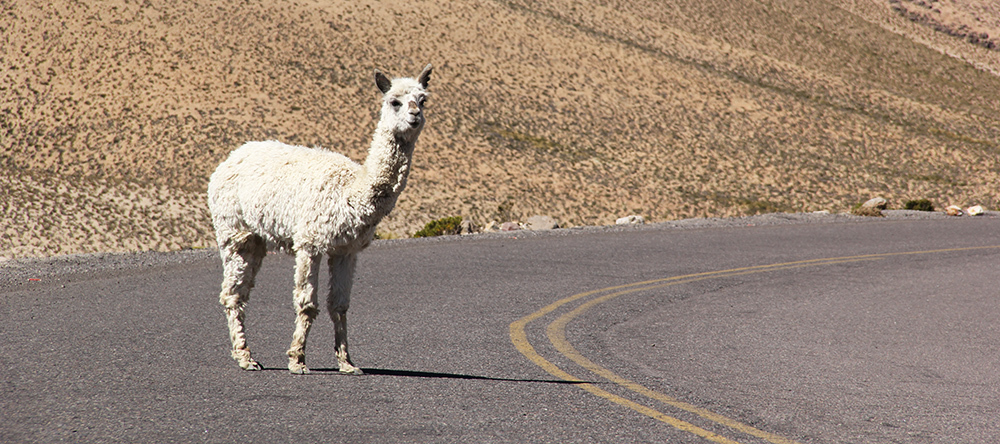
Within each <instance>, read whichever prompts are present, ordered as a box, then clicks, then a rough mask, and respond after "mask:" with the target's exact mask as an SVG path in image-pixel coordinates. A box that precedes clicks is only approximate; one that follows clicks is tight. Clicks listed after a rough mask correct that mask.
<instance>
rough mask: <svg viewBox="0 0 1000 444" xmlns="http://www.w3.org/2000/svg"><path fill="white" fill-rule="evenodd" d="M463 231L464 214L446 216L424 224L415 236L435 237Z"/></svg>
mask: <svg viewBox="0 0 1000 444" xmlns="http://www.w3.org/2000/svg"><path fill="white" fill-rule="evenodd" d="M461 231H462V216H453V217H445V218H441V219H438V220H433V221H430V222H428V223H427V225H424V228H422V229H421V230H420V231H417V232H416V233H413V237H434V236H442V235H446V234H459V233H460V232H461Z"/></svg>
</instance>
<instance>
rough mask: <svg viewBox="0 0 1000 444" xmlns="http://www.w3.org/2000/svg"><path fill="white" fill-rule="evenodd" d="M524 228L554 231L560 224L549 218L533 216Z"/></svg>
mask: <svg viewBox="0 0 1000 444" xmlns="http://www.w3.org/2000/svg"><path fill="white" fill-rule="evenodd" d="M524 226H525V228H527V229H529V230H552V229H556V228H559V222H557V221H556V220H555V219H553V218H551V217H549V216H531V217H529V218H528V221H527V222H525V224H524Z"/></svg>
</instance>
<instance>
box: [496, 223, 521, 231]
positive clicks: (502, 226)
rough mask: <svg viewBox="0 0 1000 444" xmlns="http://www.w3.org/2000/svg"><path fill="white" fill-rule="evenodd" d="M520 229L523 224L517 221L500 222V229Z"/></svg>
mask: <svg viewBox="0 0 1000 444" xmlns="http://www.w3.org/2000/svg"><path fill="white" fill-rule="evenodd" d="M520 229H521V225H519V224H518V223H517V222H504V223H502V224H500V231H516V230H520Z"/></svg>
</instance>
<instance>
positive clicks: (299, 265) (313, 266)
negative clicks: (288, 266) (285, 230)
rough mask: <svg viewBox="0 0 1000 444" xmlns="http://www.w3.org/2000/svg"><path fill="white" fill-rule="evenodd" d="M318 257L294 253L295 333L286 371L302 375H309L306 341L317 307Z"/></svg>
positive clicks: (289, 349)
mask: <svg viewBox="0 0 1000 444" xmlns="http://www.w3.org/2000/svg"><path fill="white" fill-rule="evenodd" d="M320 258H321V256H320V255H311V254H309V253H307V252H304V251H297V252H296V253H295V291H294V293H293V303H294V305H295V332H294V333H292V345H291V347H289V348H288V371H290V372H292V373H294V374H298V375H302V374H306V373H309V368H308V367H306V340H307V339H308V337H309V329H310V328H312V324H313V321H314V320H315V319H316V315H318V314H319V307H318V306H317V305H316V285H317V283H318V280H319V260H320Z"/></svg>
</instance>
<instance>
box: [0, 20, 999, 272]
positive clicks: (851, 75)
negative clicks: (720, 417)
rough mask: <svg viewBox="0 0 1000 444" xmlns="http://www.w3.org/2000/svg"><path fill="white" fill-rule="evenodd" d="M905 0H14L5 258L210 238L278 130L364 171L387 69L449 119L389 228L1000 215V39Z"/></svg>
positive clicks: (0, 145) (6, 116)
mask: <svg viewBox="0 0 1000 444" xmlns="http://www.w3.org/2000/svg"><path fill="white" fill-rule="evenodd" d="M981 3H983V4H986V5H988V3H987V2H985V1H984V2H981ZM904 6H906V7H909V6H907V5H904ZM894 7H895V8H896V9H893V8H894ZM900 9H901V7H900V6H899V2H895V3H890V2H888V1H882V0H853V1H852V0H829V1H826V2H815V1H805V0H762V1H760V0H755V1H749V0H733V1H725V2H722V1H709V2H703V1H692V0H673V1H666V2H664V1H662V0H656V1H653V0H629V1H624V0H604V1H590V2H584V3H581V2H570V1H563V0H539V1H530V0H511V1H503V0H498V1H487V2H471V1H456V2H445V3H442V2H432V1H420V0H415V1H405V2H403V1H379V2H375V1H355V0H352V1H340V0H331V1H308V0H304V1H297V2H293V3H287V2H270V1H264V2H236V1H225V0H223V1H211V2H210V1H207V0H182V1H169V2H167V1H158V0H144V1H142V2H125V1H106V2H99V3H98V4H93V5H89V4H84V3H83V2H70V1H63V0H56V1H35V0H25V1H18V2H10V1H3V0H0V39H3V41H2V44H0V110H2V112H0V190H2V191H0V208H2V211H3V212H2V214H0V256H6V257H24V256H43V255H54V254H68V253H79V252H94V251H130V250H149V249H152V250H171V249H179V248H186V247H207V246H211V245H212V244H213V236H212V232H211V226H210V221H209V218H208V211H207V206H206V204H205V197H204V192H205V187H206V184H207V181H208V177H209V175H210V174H211V172H212V170H213V169H214V168H215V166H216V165H217V164H218V163H219V162H220V161H221V160H222V159H223V158H224V157H225V156H226V155H227V153H228V152H229V151H230V150H232V149H234V148H236V147H237V146H239V145H240V144H241V143H243V142H245V141H247V140H255V139H278V140H282V141H286V142H291V143H297V144H303V145H309V146H312V145H318V146H322V147H326V148H329V149H332V150H337V151H341V152H344V153H345V154H347V155H349V156H350V157H352V158H354V159H356V160H359V161H360V160H363V158H364V154H365V151H366V149H367V146H368V142H369V138H370V134H371V131H372V130H373V128H374V123H375V119H376V118H377V110H378V104H377V99H378V95H377V91H376V89H375V87H374V84H373V81H372V75H371V73H372V69H373V68H381V69H386V70H388V71H390V72H391V73H394V74H397V75H415V74H416V73H417V71H419V70H420V68H421V67H423V65H424V64H426V63H433V64H434V65H435V74H434V77H433V79H432V84H431V91H432V97H431V100H430V102H429V103H430V109H429V111H428V126H427V128H426V129H425V131H424V134H423V135H422V136H421V139H420V142H419V143H418V146H417V150H416V154H415V162H414V170H413V173H412V175H411V176H410V182H409V186H408V188H407V190H406V191H405V192H404V193H403V195H402V197H401V199H400V201H399V204H398V205H397V207H396V210H395V211H394V213H393V214H392V215H391V216H390V217H389V218H388V219H386V220H385V221H384V222H383V225H382V228H381V230H382V231H383V232H385V233H392V234H394V235H397V236H405V235H408V234H410V233H412V232H414V231H416V230H417V229H418V228H420V226H422V225H423V224H424V223H426V222H428V221H430V220H433V219H437V218H441V217H445V216H454V215H461V216H464V217H467V218H472V219H473V220H475V221H478V222H479V223H484V222H487V221H489V220H491V219H501V218H520V217H526V216H530V215H532V214H548V215H551V216H553V217H556V218H557V219H560V220H561V221H562V222H563V224H564V225H584V224H586V225H593V224H607V223H611V222H612V221H613V220H614V218H616V217H618V216H622V215H625V214H630V213H636V214H641V215H643V216H645V217H646V218H647V219H648V220H653V221H660V220H667V219H677V218H686V217H702V216H733V215H742V214H753V213H758V212H770V211H812V210H820V209H828V210H833V211H844V210H847V209H849V208H850V207H851V205H853V204H855V203H857V202H860V201H863V200H865V199H867V198H869V197H872V196H874V195H881V196H883V197H886V198H887V199H889V200H890V202H891V204H892V205H895V206H896V207H898V206H899V205H901V203H902V201H904V200H906V199H914V198H930V199H931V200H933V201H934V202H935V203H936V204H938V205H939V206H943V205H948V204H959V205H965V204H973V203H978V204H982V205H985V206H987V207H989V208H997V207H998V206H1000V165H998V163H1000V76H998V75H996V73H1000V62H998V58H997V57H996V54H997V51H995V50H990V49H988V48H986V47H984V46H982V45H977V44H975V43H972V42H969V40H968V39H967V38H963V37H955V36H952V35H948V34H947V33H945V32H942V31H940V30H935V29H934V28H933V26H931V25H930V24H928V23H924V22H920V21H919V20H916V21H915V20H913V19H912V17H909V16H908V15H906V14H903V13H901V12H900ZM976 11H981V10H978V9H976V8H972V7H967V6H966V7H965V9H962V11H961V14H958V13H955V14H952V16H953V17H958V18H955V19H954V20H974V19H975V18H976V14H977V13H981V12H976ZM952 16H949V17H952ZM969 17H972V18H971V19H970V18H969ZM949 20H952V19H951V18H949ZM990 26H995V23H993V24H991V25H990ZM991 29H992V28H991Z"/></svg>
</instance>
